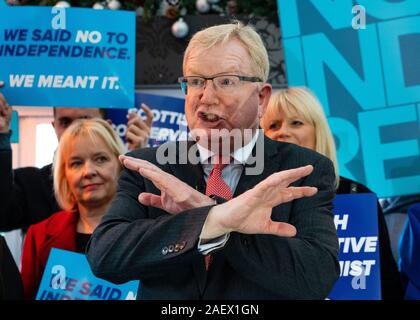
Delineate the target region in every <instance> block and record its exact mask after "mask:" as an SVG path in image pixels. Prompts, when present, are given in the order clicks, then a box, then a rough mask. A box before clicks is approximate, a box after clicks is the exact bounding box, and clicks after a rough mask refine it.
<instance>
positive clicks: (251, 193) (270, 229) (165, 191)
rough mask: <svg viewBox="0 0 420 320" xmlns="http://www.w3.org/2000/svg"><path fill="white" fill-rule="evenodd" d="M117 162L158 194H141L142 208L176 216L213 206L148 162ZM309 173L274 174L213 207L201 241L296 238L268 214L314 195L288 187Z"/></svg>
mask: <svg viewBox="0 0 420 320" xmlns="http://www.w3.org/2000/svg"><path fill="white" fill-rule="evenodd" d="M119 159H120V161H121V163H122V164H123V165H124V166H125V167H126V168H128V169H130V170H134V171H137V172H138V173H139V174H140V175H142V176H143V177H144V178H146V179H148V180H150V181H151V182H152V183H153V184H154V185H155V186H156V187H157V188H158V189H159V190H160V191H161V195H160V196H158V195H154V194H151V193H147V192H143V193H141V194H140V195H139V197H138V200H139V202H140V203H141V204H143V205H145V206H152V207H157V208H160V209H162V210H164V211H166V212H168V213H170V214H177V213H180V212H182V211H185V210H189V209H193V208H199V207H203V206H208V205H213V204H214V200H213V199H211V198H209V197H208V196H206V195H204V194H202V193H200V192H199V191H197V190H195V189H194V188H192V187H190V186H189V185H188V184H186V183H184V182H182V181H181V180H179V179H178V178H176V177H174V176H173V175H171V174H169V173H167V172H165V171H163V170H161V169H160V168H158V167H157V166H155V165H154V164H152V163H150V162H148V161H145V160H141V159H137V158H132V157H128V156H125V155H121V156H120V157H119ZM312 171H313V167H312V166H311V165H308V166H304V167H300V168H296V169H290V170H285V171H280V172H276V173H274V174H272V175H270V176H269V177H267V178H266V179H264V180H263V181H261V182H260V183H259V184H257V185H256V186H255V187H254V188H252V189H250V190H248V191H246V192H245V193H243V194H241V195H239V196H237V197H235V198H233V199H231V200H229V201H227V202H225V203H223V204H220V205H216V206H214V207H213V208H212V209H211V210H210V212H209V214H208V216H207V219H206V221H205V223H204V226H203V229H202V232H201V235H200V238H202V239H214V238H216V237H219V236H221V235H223V234H226V233H229V232H233V231H235V232H239V233H247V234H272V235H277V236H282V237H293V236H295V235H296V228H295V227H294V226H293V225H291V224H289V223H284V222H277V221H273V220H271V211H272V208H273V207H276V206H278V205H280V204H282V203H286V202H290V201H292V200H295V199H299V198H302V197H310V196H313V195H314V194H316V193H317V191H318V190H317V188H314V187H306V186H305V187H289V185H290V184H291V183H293V182H294V181H296V180H298V179H300V178H302V177H305V176H307V175H309V174H310V173H311V172H312Z"/></svg>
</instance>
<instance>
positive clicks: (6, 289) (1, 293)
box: [0, 236, 23, 300]
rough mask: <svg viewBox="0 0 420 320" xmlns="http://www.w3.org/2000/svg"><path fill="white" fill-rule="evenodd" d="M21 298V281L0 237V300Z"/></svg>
mask: <svg viewBox="0 0 420 320" xmlns="http://www.w3.org/2000/svg"><path fill="white" fill-rule="evenodd" d="M22 298H23V287H22V280H21V278H20V273H19V269H18V267H17V266H16V263H15V261H14V260H13V257H12V254H11V252H10V250H9V247H8V246H7V243H6V241H5V240H4V238H3V237H2V236H0V300H20V299H22Z"/></svg>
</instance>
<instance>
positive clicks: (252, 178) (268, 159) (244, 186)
mask: <svg viewBox="0 0 420 320" xmlns="http://www.w3.org/2000/svg"><path fill="white" fill-rule="evenodd" d="M258 143H260V144H263V145H264V158H263V159H261V157H256V153H257V144H258ZM252 159H256V161H257V162H259V163H257V164H256V163H250V161H251V160H252ZM280 160H281V154H280V153H279V152H278V150H277V146H276V145H274V144H273V143H272V141H271V140H270V139H268V138H266V137H265V136H264V135H263V134H260V136H259V137H258V140H257V142H256V144H255V146H254V149H253V150H252V157H250V158H249V159H248V163H246V164H245V167H244V170H243V172H242V174H241V177H240V179H239V182H238V185H237V187H236V190H235V194H234V195H233V196H234V197H236V196H238V195H240V194H242V193H244V192H245V191H247V190H249V189H251V188H253V187H254V186H255V185H256V184H258V183H259V182H261V181H262V180H264V179H265V178H267V177H268V176H269V175H271V174H273V173H274V172H277V171H278V169H279V163H280ZM260 162H263V164H264V167H263V172H262V173H261V174H254V175H251V174H247V168H253V167H255V166H256V165H261V164H260Z"/></svg>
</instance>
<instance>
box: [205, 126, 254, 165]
mask: <svg viewBox="0 0 420 320" xmlns="http://www.w3.org/2000/svg"><path fill="white" fill-rule="evenodd" d="M259 134H260V130H259V129H257V130H256V132H255V134H254V136H253V137H252V140H251V141H250V142H248V144H246V145H245V146H243V147H242V148H239V149H237V150H235V151H234V152H233V153H231V154H230V155H231V157H232V158H233V159H234V162H235V163H240V164H245V163H246V161H247V160H248V158H249V156H250V155H251V152H252V149H254V146H255V143H256V142H257V139H258V136H259ZM197 148H198V152H199V154H200V163H202V164H203V163H204V164H205V163H209V159H210V158H211V157H213V156H214V152H213V151H210V150H209V149H207V148H204V147H203V146H201V145H200V144H199V143H197Z"/></svg>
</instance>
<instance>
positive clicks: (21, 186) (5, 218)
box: [0, 86, 153, 231]
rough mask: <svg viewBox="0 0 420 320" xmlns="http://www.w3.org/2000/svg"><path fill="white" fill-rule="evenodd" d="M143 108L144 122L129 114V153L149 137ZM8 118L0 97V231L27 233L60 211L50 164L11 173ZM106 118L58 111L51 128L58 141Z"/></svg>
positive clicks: (85, 111)
mask: <svg viewBox="0 0 420 320" xmlns="http://www.w3.org/2000/svg"><path fill="white" fill-rule="evenodd" d="M0 87H1V86H0ZM142 108H143V109H144V111H145V112H146V115H147V119H146V120H145V121H143V120H142V119H141V118H140V117H139V116H138V115H136V114H129V119H128V123H127V135H126V138H127V141H128V142H129V149H130V150H134V149H136V148H141V147H143V146H145V144H146V143H147V140H148V137H149V134H150V128H151V124H152V121H153V114H152V112H151V110H150V109H149V108H148V107H147V106H146V105H144V104H143V105H142ZM11 116H12V108H11V106H9V105H8V103H7V101H6V99H5V98H4V96H3V95H2V94H1V93H0V177H1V179H0V231H10V230H13V229H20V228H24V229H26V228H27V227H28V226H30V225H31V224H34V223H37V222H39V221H41V220H43V219H46V218H48V217H49V216H51V215H52V214H53V213H54V212H57V211H59V210H60V207H59V206H58V204H57V201H56V199H55V197H54V192H53V181H52V173H51V167H52V164H49V165H46V166H44V167H42V168H41V169H39V168H36V167H25V168H19V169H15V170H13V169H12V149H11V145H10V136H11V132H10V121H11ZM105 116H106V114H105V110H104V109H99V108H62V107H57V108H54V121H53V122H52V125H53V127H54V129H55V132H56V135H57V138H58V140H60V138H61V135H62V134H63V133H64V131H65V130H66V128H67V127H68V126H69V125H70V124H71V123H72V122H73V121H74V120H76V119H85V118H104V117H105Z"/></svg>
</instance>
